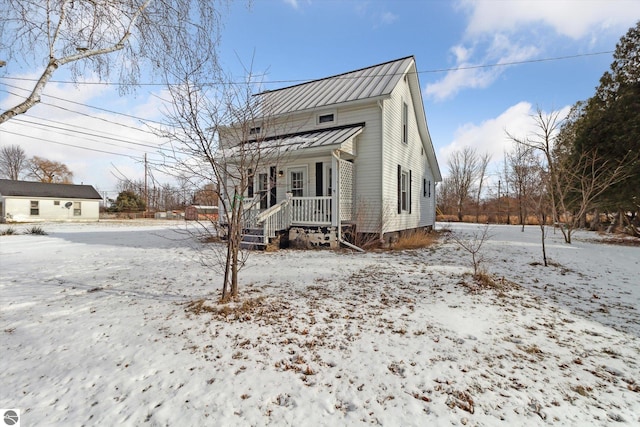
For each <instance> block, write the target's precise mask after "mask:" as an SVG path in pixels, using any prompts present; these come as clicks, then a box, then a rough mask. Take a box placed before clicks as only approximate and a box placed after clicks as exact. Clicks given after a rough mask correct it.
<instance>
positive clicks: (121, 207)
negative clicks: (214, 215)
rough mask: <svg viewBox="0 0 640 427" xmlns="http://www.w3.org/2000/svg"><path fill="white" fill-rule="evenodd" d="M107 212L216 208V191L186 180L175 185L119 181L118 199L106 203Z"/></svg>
mask: <svg viewBox="0 0 640 427" xmlns="http://www.w3.org/2000/svg"><path fill="white" fill-rule="evenodd" d="M109 204H110V205H109V207H108V208H107V211H109V212H144V211H149V212H166V211H173V210H184V208H185V207H187V206H189V205H204V206H217V205H218V197H217V190H216V189H215V188H214V187H213V185H212V184H207V185H204V186H202V187H201V188H198V187H194V186H193V185H191V184H190V182H189V180H187V179H179V180H178V185H172V184H169V183H165V184H159V183H157V182H155V180H154V181H153V182H152V184H151V185H149V184H147V185H146V186H145V182H144V180H142V179H139V180H128V179H121V180H119V181H118V197H117V198H116V199H110V200H109Z"/></svg>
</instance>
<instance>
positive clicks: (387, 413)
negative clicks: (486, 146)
mask: <svg viewBox="0 0 640 427" xmlns="http://www.w3.org/2000/svg"><path fill="white" fill-rule="evenodd" d="M41 226H42V228H43V229H44V230H45V231H46V232H47V233H48V234H47V235H44V236H38V235H23V234H20V235H5V236H0V298H1V304H0V307H1V308H0V310H1V312H0V326H1V328H0V336H1V337H2V340H1V341H0V344H1V346H2V369H1V371H0V384H1V385H2V387H1V392H0V407H2V408H19V409H20V410H21V412H22V413H21V415H22V419H21V420H22V425H23V426H32V425H48V426H54V425H60V426H63V425H65V426H66V425H88V426H89V425H143V424H145V423H148V424H149V425H187V426H202V425H224V426H232V425H331V426H336V425H358V424H374V425H375V424H381V425H387V426H396V425H398V426H412V425H415V426H424V425H442V426H448V425H496V424H502V425H552V424H553V425H575V426H584V425H609V424H615V425H618V424H625V423H626V424H629V425H637V424H638V423H640V365H639V363H640V247H637V246H635V247H633V246H616V245H609V244H605V243H603V242H602V241H601V240H602V238H601V237H598V236H597V235H595V234H593V233H578V234H577V235H576V237H575V243H574V244H572V245H566V244H564V243H562V236H561V235H560V234H555V235H554V234H552V233H551V234H550V235H549V236H548V239H547V244H548V247H547V250H548V254H549V258H550V259H551V260H552V261H553V265H552V266H549V267H543V266H542V265H541V261H542V257H541V251H540V245H539V241H540V232H539V229H538V228H537V227H527V228H526V229H525V231H524V232H521V231H520V228H519V227H516V226H493V227H492V228H491V230H490V233H491V238H490V240H489V241H487V242H486V243H485V246H484V248H483V249H482V250H481V254H482V255H483V257H484V261H483V264H482V267H483V268H484V269H485V270H487V271H488V272H489V273H491V274H493V275H494V276H495V277H496V280H497V284H498V286H497V287H496V288H491V289H474V288H473V287H472V286H470V278H469V277H468V275H465V274H466V273H468V272H469V270H470V267H471V259H470V256H469V254H467V253H466V252H464V251H463V250H461V249H460V248H459V246H458V245H456V244H455V243H453V242H451V241H443V242H441V243H439V244H437V245H436V246H434V247H432V248H427V249H421V250H411V251H399V252H379V253H366V254H358V253H351V252H348V251H343V252H331V251H292V250H283V251H278V252H266V253H253V254H252V255H251V257H250V259H249V263H248V266H247V267H246V268H245V269H244V270H243V271H242V272H241V288H240V290H241V294H242V297H243V300H244V303H242V304H236V305H235V306H234V307H231V308H228V309H226V310H218V309H217V308H216V306H215V304H214V301H215V298H216V297H215V295H217V292H218V289H219V284H220V278H219V276H218V275H217V274H215V273H212V272H211V271H208V270H207V269H205V268H204V267H202V266H201V265H200V263H198V262H197V258H198V248H199V246H198V245H197V244H196V243H195V242H193V240H191V239H188V238H186V236H185V235H184V234H182V233H178V232H177V231H176V230H184V227H185V225H184V223H182V224H178V223H172V222H136V221H131V222H100V223H96V224H43V225H41ZM7 227H8V226H7V225H0V231H2V230H4V229H6V228H7ZM13 227H14V228H15V229H16V230H17V231H19V232H22V231H23V230H24V228H26V226H20V225H19V226H13ZM447 227H449V226H448V225H447ZM450 227H451V228H452V229H453V231H454V232H455V233H458V235H461V236H464V235H470V234H471V233H473V232H474V231H476V230H477V229H478V226H476V225H470V224H455V225H451V226H450ZM199 300H200V303H198V301H199ZM194 301H195V302H196V303H194Z"/></svg>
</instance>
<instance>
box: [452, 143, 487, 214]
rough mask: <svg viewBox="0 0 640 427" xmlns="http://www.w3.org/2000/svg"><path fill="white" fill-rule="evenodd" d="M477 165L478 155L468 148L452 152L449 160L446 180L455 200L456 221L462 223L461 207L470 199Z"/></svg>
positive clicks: (477, 171)
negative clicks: (447, 179)
mask: <svg viewBox="0 0 640 427" xmlns="http://www.w3.org/2000/svg"><path fill="white" fill-rule="evenodd" d="M479 163H480V161H479V158H478V153H477V152H476V150H475V149H473V148H470V147H464V148H463V149H462V150H460V151H454V152H453V153H452V154H451V157H450V158H449V162H448V166H449V177H448V178H449V180H450V182H449V184H450V185H451V187H452V188H451V190H452V191H453V193H454V195H455V199H456V213H457V215H458V221H462V210H463V205H464V203H465V201H467V200H468V199H469V198H470V197H471V193H472V189H473V185H474V184H475V182H476V180H477V178H478V173H479V169H480V167H479Z"/></svg>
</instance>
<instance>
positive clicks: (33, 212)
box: [29, 200, 40, 216]
mask: <svg viewBox="0 0 640 427" xmlns="http://www.w3.org/2000/svg"><path fill="white" fill-rule="evenodd" d="M29 216H40V201H39V200H30V201H29Z"/></svg>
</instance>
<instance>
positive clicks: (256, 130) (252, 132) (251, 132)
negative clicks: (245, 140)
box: [249, 126, 260, 135]
mask: <svg viewBox="0 0 640 427" xmlns="http://www.w3.org/2000/svg"><path fill="white" fill-rule="evenodd" d="M259 133H260V126H256V127H254V128H250V129H249V135H257V134H259Z"/></svg>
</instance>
